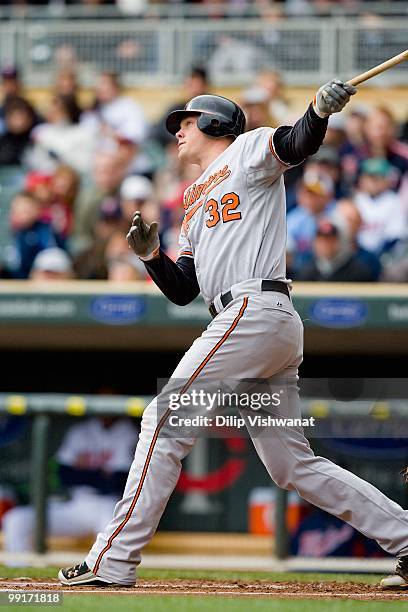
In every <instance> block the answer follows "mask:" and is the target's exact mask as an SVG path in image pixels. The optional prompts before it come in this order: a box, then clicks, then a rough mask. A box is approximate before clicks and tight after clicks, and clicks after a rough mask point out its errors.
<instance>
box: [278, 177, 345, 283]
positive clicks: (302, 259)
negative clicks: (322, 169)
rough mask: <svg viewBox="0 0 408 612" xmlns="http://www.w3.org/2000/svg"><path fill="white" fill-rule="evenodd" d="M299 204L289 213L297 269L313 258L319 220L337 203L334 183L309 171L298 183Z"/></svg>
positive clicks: (289, 238)
mask: <svg viewBox="0 0 408 612" xmlns="http://www.w3.org/2000/svg"><path fill="white" fill-rule="evenodd" d="M296 193H297V206H296V208H294V209H293V210H291V211H290V212H289V213H288V217H287V229H288V240H289V241H290V242H291V243H292V244H293V245H294V256H293V271H294V274H295V276H296V274H297V272H298V271H299V270H300V268H301V267H302V266H303V265H304V264H305V263H306V262H307V261H308V260H310V258H311V254H312V243H313V239H314V237H315V235H316V229H317V223H318V221H319V219H320V218H321V217H326V216H327V215H328V214H330V212H331V211H332V210H333V208H334V206H335V200H334V183H333V181H332V179H331V178H330V177H329V176H328V175H327V174H323V173H316V172H312V171H308V172H305V174H304V176H303V178H302V179H301V180H300V182H299V183H298V186H297V192H296Z"/></svg>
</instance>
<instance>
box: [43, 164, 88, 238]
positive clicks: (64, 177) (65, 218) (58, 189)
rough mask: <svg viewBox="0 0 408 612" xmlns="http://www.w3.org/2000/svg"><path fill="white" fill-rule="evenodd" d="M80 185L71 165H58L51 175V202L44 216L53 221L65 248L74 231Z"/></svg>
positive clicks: (44, 211) (44, 210) (55, 230)
mask: <svg viewBox="0 0 408 612" xmlns="http://www.w3.org/2000/svg"><path fill="white" fill-rule="evenodd" d="M79 185H80V181H79V175H78V174H77V172H75V170H74V169H73V168H71V167H70V166H58V168H57V169H56V171H55V172H54V174H53V175H52V176H51V177H50V183H49V187H50V197H49V203H48V205H47V206H45V207H44V209H43V215H42V218H43V219H46V220H48V221H50V222H51V225H52V227H53V229H54V232H55V234H56V235H57V237H58V242H59V244H60V245H61V246H63V247H64V248H65V247H66V241H67V239H68V238H69V236H70V235H71V233H72V231H73V224H74V207H75V201H76V198H77V196H78V191H79Z"/></svg>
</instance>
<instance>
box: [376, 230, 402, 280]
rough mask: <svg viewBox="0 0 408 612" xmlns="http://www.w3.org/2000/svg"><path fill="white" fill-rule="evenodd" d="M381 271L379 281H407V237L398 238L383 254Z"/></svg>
mask: <svg viewBox="0 0 408 612" xmlns="http://www.w3.org/2000/svg"><path fill="white" fill-rule="evenodd" d="M382 263H383V271H382V273H381V277H380V281H382V282H388V283H407V282H408V238H405V239H403V240H399V241H398V242H397V243H396V244H395V245H394V247H393V248H391V249H390V251H389V252H388V253H387V254H386V255H385V256H383V258H382Z"/></svg>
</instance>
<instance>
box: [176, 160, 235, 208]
mask: <svg viewBox="0 0 408 612" xmlns="http://www.w3.org/2000/svg"><path fill="white" fill-rule="evenodd" d="M230 174H231V170H230V169H229V168H228V165H226V166H224V167H223V168H221V170H218V171H217V172H214V174H210V176H209V177H208V179H207V180H206V181H205V182H204V183H199V184H198V185H196V184H195V183H194V185H192V186H191V187H190V189H187V191H186V192H185V194H184V202H183V206H184V210H185V211H187V210H188V209H189V208H190V207H191V206H193V204H195V202H197V200H199V199H200V198H201V196H205V195H208V194H209V193H210V191H212V190H213V189H214V188H215V187H217V185H219V184H220V183H222V182H223V181H225V179H227V178H228V177H229V176H230ZM201 205H202V203H201Z"/></svg>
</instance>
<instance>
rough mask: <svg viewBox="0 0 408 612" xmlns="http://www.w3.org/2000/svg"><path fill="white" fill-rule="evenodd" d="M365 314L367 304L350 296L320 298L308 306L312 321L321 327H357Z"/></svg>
mask: <svg viewBox="0 0 408 612" xmlns="http://www.w3.org/2000/svg"><path fill="white" fill-rule="evenodd" d="M367 314H368V307H367V304H365V303H364V302H361V301H360V300H356V299H352V298H351V299H347V298H322V299H320V300H317V301H316V302H313V303H312V305H311V306H310V315H311V317H312V319H313V321H314V322H315V323H318V324H319V325H321V326H323V327H338V328H347V327H358V326H359V325H361V324H362V323H364V321H365V320H366V318H367Z"/></svg>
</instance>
